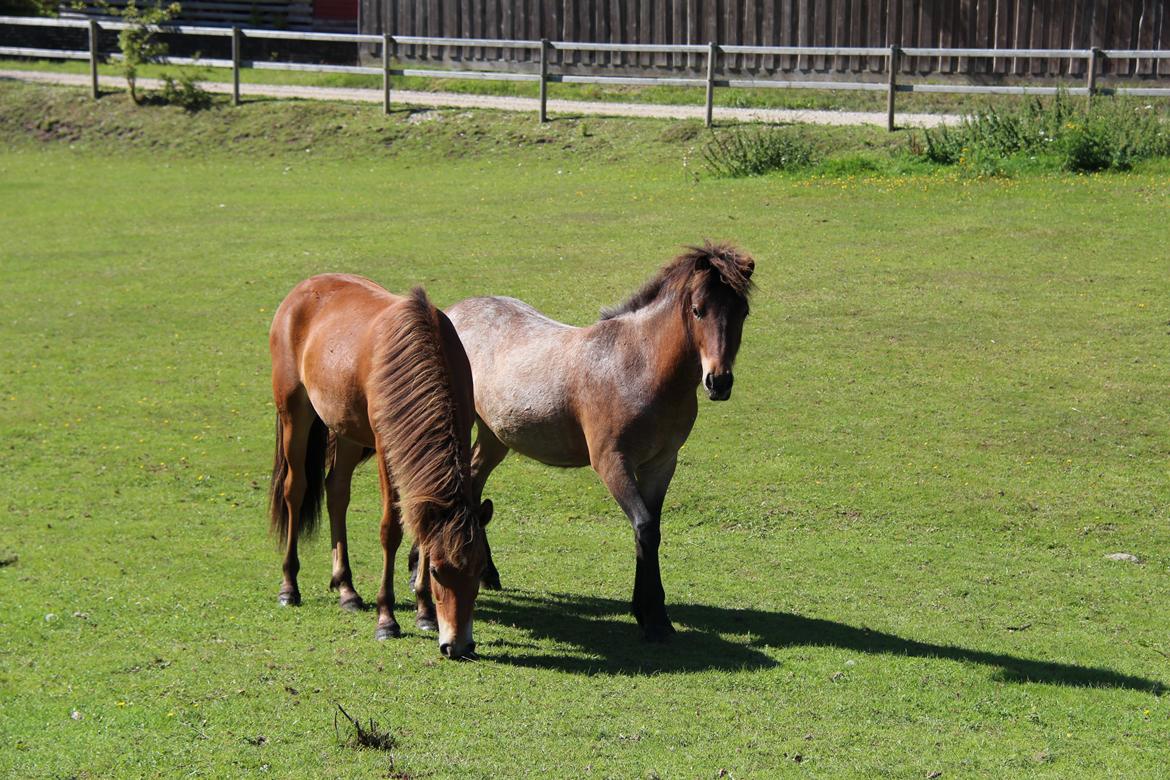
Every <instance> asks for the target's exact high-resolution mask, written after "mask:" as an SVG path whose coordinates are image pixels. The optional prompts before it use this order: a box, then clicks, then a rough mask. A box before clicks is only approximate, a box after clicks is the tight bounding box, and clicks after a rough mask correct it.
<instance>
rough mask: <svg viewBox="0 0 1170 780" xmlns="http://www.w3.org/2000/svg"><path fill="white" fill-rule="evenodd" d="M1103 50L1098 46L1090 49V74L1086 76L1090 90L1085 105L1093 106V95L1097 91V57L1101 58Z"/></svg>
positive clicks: (1086, 84)
mask: <svg viewBox="0 0 1170 780" xmlns="http://www.w3.org/2000/svg"><path fill="white" fill-rule="evenodd" d="M1100 54H1101V50H1100V49H1098V48H1097V47H1096V46H1093V47H1092V48H1090V49H1089V67H1088V74H1087V75H1086V76H1085V86H1086V87H1088V89H1089V94H1088V97H1086V98H1085V103H1086V104H1087V105H1089V106H1092V105H1093V93H1094V92H1096V91H1097V57H1098V56H1100Z"/></svg>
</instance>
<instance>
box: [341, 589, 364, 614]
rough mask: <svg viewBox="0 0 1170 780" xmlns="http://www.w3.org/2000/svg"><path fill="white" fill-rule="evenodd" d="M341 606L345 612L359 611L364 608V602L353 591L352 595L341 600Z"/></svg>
mask: <svg viewBox="0 0 1170 780" xmlns="http://www.w3.org/2000/svg"><path fill="white" fill-rule="evenodd" d="M341 608H342V609H343V610H345V611H346V612H361V611H362V610H363V609H365V608H366V603H365V602H364V601H362V597H361V596H359V595H357V594H356V593H355V594H354V595H353V596H351V597H349V598H347V599H342V600H341Z"/></svg>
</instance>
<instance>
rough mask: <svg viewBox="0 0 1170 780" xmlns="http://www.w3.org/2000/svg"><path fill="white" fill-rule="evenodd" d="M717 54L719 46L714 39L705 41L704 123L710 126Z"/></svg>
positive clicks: (713, 108)
mask: <svg viewBox="0 0 1170 780" xmlns="http://www.w3.org/2000/svg"><path fill="white" fill-rule="evenodd" d="M718 54H719V47H718V46H716V45H715V41H709V42H708V43H707V119H706V122H705V124H706V125H707V127H710V126H711V118H712V115H713V114H714V113H715V58H716V57H717V56H718Z"/></svg>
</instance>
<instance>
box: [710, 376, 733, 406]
mask: <svg viewBox="0 0 1170 780" xmlns="http://www.w3.org/2000/svg"><path fill="white" fill-rule="evenodd" d="M734 382H735V377H734V376H732V374H731V372H730V371H727V372H726V373H723V374H707V375H706V376H705V377H703V386H704V387H705V388H707V397H708V398H710V399H711V400H712V401H726V400H727V399H728V398H731V385H732V384H733V383H734Z"/></svg>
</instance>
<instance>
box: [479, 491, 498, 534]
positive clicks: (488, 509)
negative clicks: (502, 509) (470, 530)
mask: <svg viewBox="0 0 1170 780" xmlns="http://www.w3.org/2000/svg"><path fill="white" fill-rule="evenodd" d="M495 511H496V507H495V505H494V504H493V503H492V500H491V499H490V498H488V499H485V500H484V502H483V503H482V504H480V505H479V527H480V528H486V527H487V524H488V523H490V522H491V521H492V513H493V512H495Z"/></svg>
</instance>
